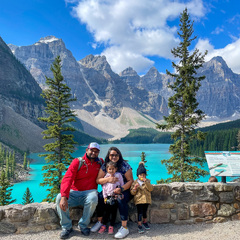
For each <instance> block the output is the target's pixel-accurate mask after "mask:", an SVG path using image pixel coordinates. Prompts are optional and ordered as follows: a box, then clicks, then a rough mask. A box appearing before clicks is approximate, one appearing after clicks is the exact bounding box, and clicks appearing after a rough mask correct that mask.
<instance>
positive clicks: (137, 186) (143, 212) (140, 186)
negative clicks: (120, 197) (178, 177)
mask: <svg viewBox="0 0 240 240" xmlns="http://www.w3.org/2000/svg"><path fill="white" fill-rule="evenodd" d="M146 175H147V171H146V168H145V167H144V162H140V163H139V166H138V169H137V177H138V178H137V179H136V180H135V181H134V182H133V184H132V186H131V194H132V195H134V203H135V205H136V206H137V213H138V232H139V233H143V232H144V228H145V229H146V230H150V227H149V225H148V223H147V209H148V205H149V204H151V201H152V200H151V191H152V190H153V186H152V185H151V183H150V180H149V179H147V178H146ZM142 218H143V219H142ZM142 225H143V227H144V228H143V227H142Z"/></svg>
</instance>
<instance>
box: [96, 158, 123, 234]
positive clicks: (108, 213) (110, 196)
mask: <svg viewBox="0 0 240 240" xmlns="http://www.w3.org/2000/svg"><path fill="white" fill-rule="evenodd" d="M106 169H107V174H106V175H105V178H107V177H110V176H111V177H116V178H118V181H117V182H116V183H105V184H103V185H102V192H103V198H104V203H105V204H104V214H103V220H102V223H103V225H102V226H101V228H100V230H99V231H98V233H104V232H105V231H106V228H107V227H106V224H107V222H108V219H109V217H110V225H109V227H108V234H113V233H114V232H113V226H114V224H115V220H116V216H117V208H118V206H117V200H116V197H117V196H116V195H115V193H114V189H116V187H122V186H123V185H124V182H123V178H122V175H121V173H118V172H117V163H115V162H108V163H107V165H106Z"/></svg>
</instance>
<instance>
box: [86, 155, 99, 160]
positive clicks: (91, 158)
mask: <svg viewBox="0 0 240 240" xmlns="http://www.w3.org/2000/svg"><path fill="white" fill-rule="evenodd" d="M87 158H88V159H90V160H95V159H96V158H97V157H90V156H88V154H87Z"/></svg>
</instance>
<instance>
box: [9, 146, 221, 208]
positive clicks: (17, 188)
mask: <svg viewBox="0 0 240 240" xmlns="http://www.w3.org/2000/svg"><path fill="white" fill-rule="evenodd" d="M111 146H112V145H110V144H106V145H101V152H100V154H99V157H101V158H103V159H104V158H105V156H106V154H107V151H108V149H109V148H110V147H111ZM114 146H116V147H117V148H119V150H120V151H121V152H122V154H123V158H124V159H125V160H128V163H129V164H130V165H131V167H132V169H133V178H134V179H136V177H137V176H136V171H137V167H138V163H139V161H140V160H141V153H142V152H145V153H146V160H147V163H146V168H147V169H148V170H149V171H148V176H147V178H149V179H150V180H151V183H152V184H156V181H157V180H160V179H161V178H162V179H166V178H168V177H169V175H168V174H167V170H166V167H165V165H162V164H161V160H162V159H169V158H170V157H171V154H170V153H169V151H168V149H169V146H170V144H114ZM86 148H87V145H86V146H79V147H78V148H77V150H76V152H74V154H72V155H73V157H80V156H83V155H84V153H85V151H86ZM29 157H30V158H32V159H34V162H32V163H31V164H30V167H31V169H32V170H31V172H30V173H31V176H30V178H29V180H28V181H24V182H20V183H16V184H14V186H13V191H12V197H13V199H17V201H16V202H15V203H19V204H21V203H22V197H23V194H24V192H25V191H26V188H27V187H29V189H30V192H31V193H32V196H33V199H34V202H41V201H42V200H43V199H44V198H45V197H46V195H47V192H46V190H45V189H46V188H44V187H41V186H39V184H40V183H41V182H42V179H43V178H42V171H41V169H42V167H43V165H45V160H44V158H40V157H39V156H38V153H33V154H30V155H29ZM204 168H205V169H206V170H207V171H208V166H207V164H206V165H205V167H204ZM208 178H209V175H208V176H206V177H204V178H201V179H199V180H200V181H202V182H207V181H208ZM219 180H220V179H219Z"/></svg>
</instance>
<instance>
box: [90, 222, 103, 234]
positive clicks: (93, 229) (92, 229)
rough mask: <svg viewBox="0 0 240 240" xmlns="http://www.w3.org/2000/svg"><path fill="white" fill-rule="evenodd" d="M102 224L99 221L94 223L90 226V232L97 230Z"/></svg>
mask: <svg viewBox="0 0 240 240" xmlns="http://www.w3.org/2000/svg"><path fill="white" fill-rule="evenodd" d="M102 225H103V224H102V223H101V222H99V221H98V222H96V223H95V225H94V226H93V227H92V228H91V230H90V231H91V232H97V231H98V230H99V229H100V227H101V226H102Z"/></svg>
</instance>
